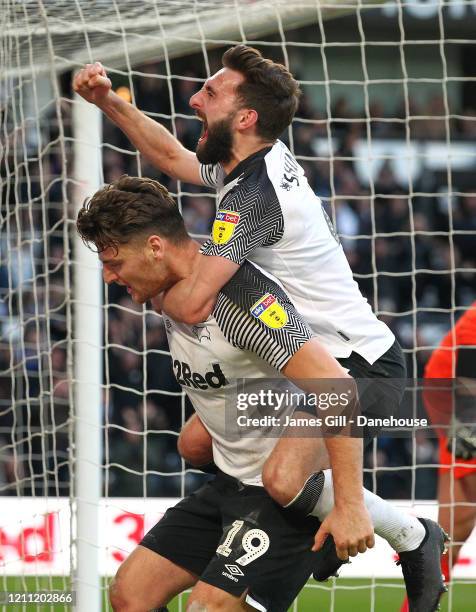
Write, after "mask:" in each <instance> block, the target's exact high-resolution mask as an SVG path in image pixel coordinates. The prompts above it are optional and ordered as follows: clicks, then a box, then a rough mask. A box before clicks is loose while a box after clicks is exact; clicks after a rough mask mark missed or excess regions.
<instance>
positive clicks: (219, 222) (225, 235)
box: [212, 210, 240, 244]
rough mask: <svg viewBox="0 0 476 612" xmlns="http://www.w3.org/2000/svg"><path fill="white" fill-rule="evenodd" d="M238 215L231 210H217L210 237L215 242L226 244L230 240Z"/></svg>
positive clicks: (238, 218)
mask: <svg viewBox="0 0 476 612" xmlns="http://www.w3.org/2000/svg"><path fill="white" fill-rule="evenodd" d="M239 220H240V215H239V214H238V213H236V212H233V211H232V210H219V211H218V212H217V215H216V217H215V221H214V222H213V228H212V238H213V242H214V243H215V244H226V243H227V242H229V241H230V240H231V237H232V236H233V234H234V232H235V227H236V226H237V224H238V221H239Z"/></svg>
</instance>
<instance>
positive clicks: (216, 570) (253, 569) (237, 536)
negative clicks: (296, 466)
mask: <svg viewBox="0 0 476 612" xmlns="http://www.w3.org/2000/svg"><path fill="white" fill-rule="evenodd" d="M233 481H234V479H230V478H229V477H223V476H221V477H220V478H219V477H217V484H218V483H223V486H222V496H223V504H222V516H223V534H222V537H221V539H220V543H219V546H218V547H217V550H216V552H217V554H216V555H215V556H214V557H213V559H211V561H210V563H209V565H208V566H207V568H206V569H205V570H204V572H203V573H202V574H201V576H200V580H201V581H202V582H205V583H207V584H209V585H211V586H214V587H216V588H218V589H221V590H223V591H225V592H226V593H229V594H231V595H233V596H234V597H237V598H239V597H242V596H243V594H244V593H245V592H246V602H247V603H248V604H250V605H251V606H252V607H254V608H256V609H258V610H269V611H270V612H271V611H272V612H285V611H286V610H287V609H288V608H289V606H290V605H291V604H292V602H293V601H294V599H295V598H296V596H297V594H298V593H299V591H300V590H301V589H302V587H303V586H304V584H305V583H306V582H307V580H308V578H309V576H310V574H311V572H312V568H313V567H314V564H315V553H313V552H312V551H311V547H312V545H313V543H314V536H315V533H316V532H317V529H318V527H319V521H318V520H317V519H315V518H314V517H307V518H305V519H303V518H301V517H296V516H294V515H293V514H292V513H290V512H289V511H287V510H286V509H284V508H281V507H280V506H279V505H278V504H276V503H275V502H274V500H273V499H272V498H271V497H270V496H269V495H268V494H267V492H266V491H265V490H264V489H263V487H251V486H244V485H242V484H241V483H239V482H238V481H234V482H233Z"/></svg>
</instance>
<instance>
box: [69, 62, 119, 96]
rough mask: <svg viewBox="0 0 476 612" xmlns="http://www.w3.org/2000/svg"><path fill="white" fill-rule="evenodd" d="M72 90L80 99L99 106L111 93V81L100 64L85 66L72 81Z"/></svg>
mask: <svg viewBox="0 0 476 612" xmlns="http://www.w3.org/2000/svg"><path fill="white" fill-rule="evenodd" d="M73 89H74V91H75V92H76V93H78V94H79V95H80V96H81V97H82V98H84V99H85V100H87V101H88V102H91V103H92V104H96V105H97V106H100V105H101V103H102V102H104V101H105V100H106V98H107V97H108V96H109V93H110V91H111V80H110V79H109V78H108V76H107V74H106V71H105V70H104V66H103V65H102V64H101V63H100V62H96V63H94V64H86V66H85V67H84V68H83V69H82V70H80V71H79V72H78V73H77V74H76V75H75V76H74V79H73Z"/></svg>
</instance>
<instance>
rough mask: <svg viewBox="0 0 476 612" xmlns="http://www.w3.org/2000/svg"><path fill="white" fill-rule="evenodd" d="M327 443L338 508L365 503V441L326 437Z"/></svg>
mask: <svg viewBox="0 0 476 612" xmlns="http://www.w3.org/2000/svg"><path fill="white" fill-rule="evenodd" d="M325 444H326V448H327V452H328V453H329V459H330V464H331V469H332V477H333V480H334V499H335V505H336V507H338V508H343V507H349V506H352V505H355V504H359V503H362V504H363V503H364V498H363V477H362V473H363V470H362V464H363V442H362V439H360V438H351V437H332V438H326V439H325Z"/></svg>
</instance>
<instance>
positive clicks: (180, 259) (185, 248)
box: [168, 239, 200, 282]
mask: <svg viewBox="0 0 476 612" xmlns="http://www.w3.org/2000/svg"><path fill="white" fill-rule="evenodd" d="M199 250H200V245H199V244H198V242H195V240H191V239H190V240H188V242H186V243H184V244H181V245H178V246H176V247H173V251H172V252H171V253H170V258H169V262H168V266H169V270H170V274H171V276H172V277H173V279H174V281H175V282H179V281H181V280H183V279H184V278H188V277H189V276H190V275H191V274H192V273H193V270H194V268H195V266H196V265H197V264H198V260H199Z"/></svg>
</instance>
